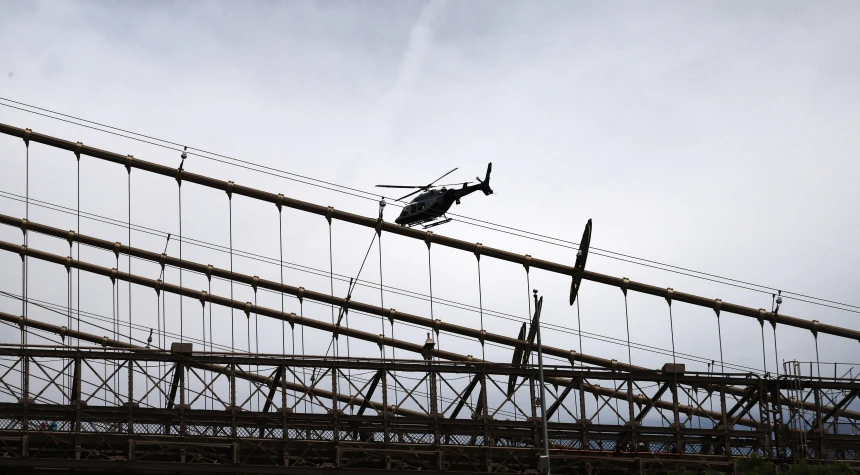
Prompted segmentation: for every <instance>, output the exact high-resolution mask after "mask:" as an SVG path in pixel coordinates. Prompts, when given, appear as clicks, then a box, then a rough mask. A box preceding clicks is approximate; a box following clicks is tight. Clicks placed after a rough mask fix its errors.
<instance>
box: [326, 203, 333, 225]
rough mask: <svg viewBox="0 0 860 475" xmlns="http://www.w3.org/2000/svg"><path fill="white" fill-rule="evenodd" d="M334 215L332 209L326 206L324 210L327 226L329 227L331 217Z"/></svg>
mask: <svg viewBox="0 0 860 475" xmlns="http://www.w3.org/2000/svg"><path fill="white" fill-rule="evenodd" d="M332 213H334V207H332V206H328V207H326V209H325V219H326V221H328V224H329V226H331V215H332Z"/></svg>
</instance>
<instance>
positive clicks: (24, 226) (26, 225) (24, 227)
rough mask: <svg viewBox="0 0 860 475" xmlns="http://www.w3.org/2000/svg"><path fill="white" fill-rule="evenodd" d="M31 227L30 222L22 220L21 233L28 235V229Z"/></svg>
mask: <svg viewBox="0 0 860 475" xmlns="http://www.w3.org/2000/svg"><path fill="white" fill-rule="evenodd" d="M29 227H30V222H29V221H27V219H26V218H24V219H22V220H21V233H23V234H24V235H25V236H26V235H27V229H29Z"/></svg>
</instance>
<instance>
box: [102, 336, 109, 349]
mask: <svg viewBox="0 0 860 475" xmlns="http://www.w3.org/2000/svg"><path fill="white" fill-rule="evenodd" d="M108 341H110V339H109V338H108V337H107V335H105V336H103V337H102V346H104V347H106V346H108Z"/></svg>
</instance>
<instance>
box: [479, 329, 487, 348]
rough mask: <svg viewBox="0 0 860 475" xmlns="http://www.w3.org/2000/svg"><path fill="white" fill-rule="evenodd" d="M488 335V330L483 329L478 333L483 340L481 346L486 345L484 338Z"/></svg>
mask: <svg viewBox="0 0 860 475" xmlns="http://www.w3.org/2000/svg"><path fill="white" fill-rule="evenodd" d="M486 336H487V330H481V333H480V334H479V335H478V340H479V341H480V342H481V346H484V338H485V337H486Z"/></svg>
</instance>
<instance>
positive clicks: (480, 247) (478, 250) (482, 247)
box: [475, 242, 484, 261]
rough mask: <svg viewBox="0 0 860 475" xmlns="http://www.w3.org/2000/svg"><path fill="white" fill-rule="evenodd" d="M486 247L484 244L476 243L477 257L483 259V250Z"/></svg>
mask: <svg viewBox="0 0 860 475" xmlns="http://www.w3.org/2000/svg"><path fill="white" fill-rule="evenodd" d="M483 249H484V245H483V244H481V243H479V242H476V243H475V257H476V258H477V259H478V260H479V261H480V260H481V251H482V250H483Z"/></svg>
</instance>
